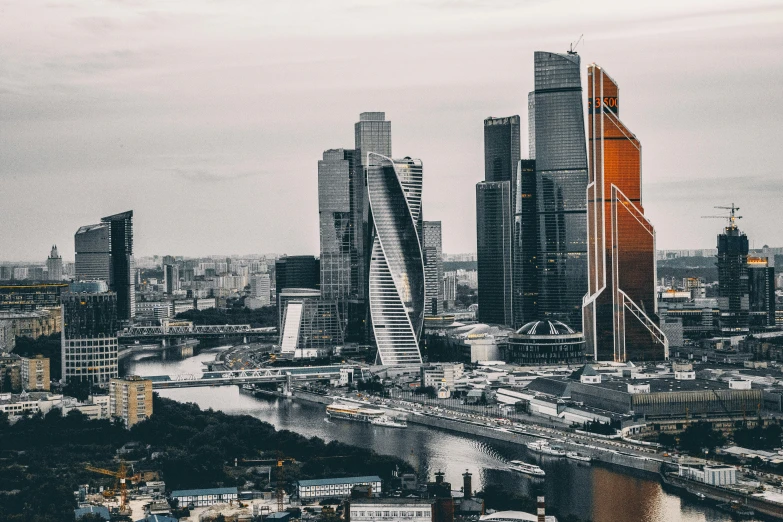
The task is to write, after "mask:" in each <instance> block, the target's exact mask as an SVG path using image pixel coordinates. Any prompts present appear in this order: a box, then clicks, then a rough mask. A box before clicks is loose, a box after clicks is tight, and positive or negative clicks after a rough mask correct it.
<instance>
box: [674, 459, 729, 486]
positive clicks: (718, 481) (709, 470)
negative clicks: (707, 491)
mask: <svg viewBox="0 0 783 522" xmlns="http://www.w3.org/2000/svg"><path fill="white" fill-rule="evenodd" d="M679 474H680V476H681V477H685V478H688V479H691V480H696V481H699V482H704V483H705V484H709V485H711V486H731V485H733V484H736V483H737V468H735V467H734V466H726V465H714V466H710V465H707V464H704V465H695V466H688V465H680V471H679Z"/></svg>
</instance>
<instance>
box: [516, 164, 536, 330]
mask: <svg viewBox="0 0 783 522" xmlns="http://www.w3.org/2000/svg"><path fill="white" fill-rule="evenodd" d="M513 199H514V228H513V234H514V239H513V245H512V257H513V259H512V270H513V274H512V279H513V284H512V296H511V307H512V311H513V325H512V326H513V327H514V329H519V328H521V327H522V326H524V325H525V324H527V323H529V322H531V321H534V320H536V318H537V317H538V213H537V212H536V162H535V160H528V159H524V160H519V163H518V165H517V175H516V189H515V190H514V194H513Z"/></svg>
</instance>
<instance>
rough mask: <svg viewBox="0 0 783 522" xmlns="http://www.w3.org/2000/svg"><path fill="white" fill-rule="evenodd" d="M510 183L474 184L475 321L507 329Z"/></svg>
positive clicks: (511, 318) (510, 235)
mask: <svg viewBox="0 0 783 522" xmlns="http://www.w3.org/2000/svg"><path fill="white" fill-rule="evenodd" d="M511 216H512V212H511V182H510V181H482V182H480V183H477V184H476V249H477V253H478V263H477V266H478V288H479V292H478V305H479V306H478V318H479V321H481V322H482V323H490V324H500V325H511V324H512V321H513V317H512V305H511V301H512V299H511V290H512V255H511V242H512V232H511V225H512V223H513V221H512V219H511Z"/></svg>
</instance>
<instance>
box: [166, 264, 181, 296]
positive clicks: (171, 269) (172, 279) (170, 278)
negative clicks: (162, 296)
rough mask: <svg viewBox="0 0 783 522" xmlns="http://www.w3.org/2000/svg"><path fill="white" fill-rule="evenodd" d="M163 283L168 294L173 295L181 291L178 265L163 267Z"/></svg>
mask: <svg viewBox="0 0 783 522" xmlns="http://www.w3.org/2000/svg"><path fill="white" fill-rule="evenodd" d="M163 282H164V285H165V287H166V293H167V294H169V295H171V294H173V293H174V292H178V291H179V288H180V286H179V267H178V266H177V265H174V264H171V265H163Z"/></svg>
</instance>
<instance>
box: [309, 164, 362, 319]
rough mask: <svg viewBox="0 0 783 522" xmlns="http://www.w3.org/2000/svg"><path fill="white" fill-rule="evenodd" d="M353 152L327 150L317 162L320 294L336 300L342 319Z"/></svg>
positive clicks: (346, 288)
mask: <svg viewBox="0 0 783 522" xmlns="http://www.w3.org/2000/svg"><path fill="white" fill-rule="evenodd" d="M353 152H354V151H353V150H345V149H331V150H327V151H324V156H323V159H322V160H320V161H319V162H318V215H319V221H320V238H321V296H323V298H324V299H327V300H333V301H336V302H337V306H338V309H339V310H340V317H341V319H342V320H343V321H345V318H346V314H345V312H346V308H345V307H346V305H347V302H348V298H349V297H350V295H351V249H352V244H353V243H352V241H353V230H354V229H353V227H352V226H351V176H352V173H353Z"/></svg>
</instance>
